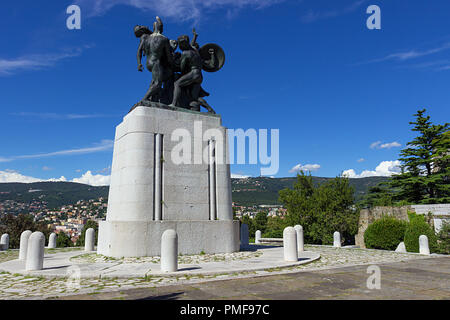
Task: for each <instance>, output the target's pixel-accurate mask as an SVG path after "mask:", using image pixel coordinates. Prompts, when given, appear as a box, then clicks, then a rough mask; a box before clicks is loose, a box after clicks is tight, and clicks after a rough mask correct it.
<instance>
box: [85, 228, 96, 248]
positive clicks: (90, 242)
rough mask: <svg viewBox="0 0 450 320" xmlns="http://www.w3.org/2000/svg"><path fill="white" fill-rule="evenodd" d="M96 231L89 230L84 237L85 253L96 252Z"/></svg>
mask: <svg viewBox="0 0 450 320" xmlns="http://www.w3.org/2000/svg"><path fill="white" fill-rule="evenodd" d="M94 247H95V230H94V229H92V228H89V229H87V230H86V233H85V235H84V251H94V250H95V248H94Z"/></svg>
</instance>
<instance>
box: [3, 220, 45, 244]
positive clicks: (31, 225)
mask: <svg viewBox="0 0 450 320" xmlns="http://www.w3.org/2000/svg"><path fill="white" fill-rule="evenodd" d="M0 225H1V226H2V227H0V229H1V233H7V234H9V247H10V248H11V249H18V248H19V246H20V235H21V234H22V232H23V231H25V230H30V231H33V232H34V231H40V232H42V233H43V234H44V235H45V237H46V238H48V236H49V234H50V229H49V228H48V226H47V225H46V224H45V223H42V222H35V221H34V217H33V216H32V215H31V214H19V215H17V216H15V215H12V214H6V215H3V216H2V217H1V218H0Z"/></svg>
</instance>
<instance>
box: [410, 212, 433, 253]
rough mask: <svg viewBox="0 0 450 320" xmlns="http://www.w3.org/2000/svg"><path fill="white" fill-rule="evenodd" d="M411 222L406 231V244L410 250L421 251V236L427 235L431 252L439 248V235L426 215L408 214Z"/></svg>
mask: <svg viewBox="0 0 450 320" xmlns="http://www.w3.org/2000/svg"><path fill="white" fill-rule="evenodd" d="M408 216H409V224H408V227H407V228H406V231H405V246H406V250H407V251H408V252H419V237H420V236H421V235H426V236H427V237H428V245H429V247H430V252H431V253H434V252H436V251H437V249H438V244H437V237H436V234H435V233H434V230H433V228H431V227H430V225H429V224H428V223H427V222H426V220H425V216H423V215H417V214H408Z"/></svg>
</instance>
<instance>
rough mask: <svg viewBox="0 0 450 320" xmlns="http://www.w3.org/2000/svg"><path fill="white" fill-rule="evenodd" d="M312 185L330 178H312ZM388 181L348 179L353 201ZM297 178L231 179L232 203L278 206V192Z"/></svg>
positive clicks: (381, 179)
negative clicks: (353, 197)
mask: <svg viewBox="0 0 450 320" xmlns="http://www.w3.org/2000/svg"><path fill="white" fill-rule="evenodd" d="M312 179H313V182H314V184H319V183H324V182H325V181H327V180H329V179H331V178H321V177H312ZM387 180H389V178H388V177H368V178H359V179H349V183H350V185H351V186H353V188H354V189H355V200H356V201H359V200H361V199H362V198H363V197H364V195H365V194H366V193H367V192H368V190H369V188H370V187H373V186H376V185H377V184H378V183H380V182H384V181H387ZM296 181H297V177H289V178H247V179H231V183H232V190H233V201H234V202H236V204H239V205H247V206H248V205H258V204H279V202H278V191H280V190H282V189H284V188H292V187H293V186H294V183H295V182H296Z"/></svg>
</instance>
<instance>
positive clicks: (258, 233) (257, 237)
mask: <svg viewBox="0 0 450 320" xmlns="http://www.w3.org/2000/svg"><path fill="white" fill-rule="evenodd" d="M261 237H262V236H261V230H256V232H255V244H259V243H261Z"/></svg>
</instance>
